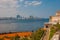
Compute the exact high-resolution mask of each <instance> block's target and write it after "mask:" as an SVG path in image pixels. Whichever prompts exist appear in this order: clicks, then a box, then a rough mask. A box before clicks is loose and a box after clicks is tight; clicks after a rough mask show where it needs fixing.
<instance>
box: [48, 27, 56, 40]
mask: <svg viewBox="0 0 60 40" xmlns="http://www.w3.org/2000/svg"><path fill="white" fill-rule="evenodd" d="M55 32H56V29H55V28H54V27H51V29H50V37H49V39H51V38H52V37H53V35H54V34H55Z"/></svg>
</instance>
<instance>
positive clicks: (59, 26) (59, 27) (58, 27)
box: [54, 22, 60, 30]
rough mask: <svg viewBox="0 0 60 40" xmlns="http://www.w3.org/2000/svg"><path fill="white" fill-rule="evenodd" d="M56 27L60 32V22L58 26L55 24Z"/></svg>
mask: <svg viewBox="0 0 60 40" xmlns="http://www.w3.org/2000/svg"><path fill="white" fill-rule="evenodd" d="M54 26H55V27H57V29H58V30H60V24H59V22H58V23H57V24H55V25H54Z"/></svg>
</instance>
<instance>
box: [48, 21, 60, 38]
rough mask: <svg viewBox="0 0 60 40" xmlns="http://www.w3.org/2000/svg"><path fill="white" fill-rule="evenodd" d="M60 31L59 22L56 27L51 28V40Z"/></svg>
mask: <svg viewBox="0 0 60 40" xmlns="http://www.w3.org/2000/svg"><path fill="white" fill-rule="evenodd" d="M59 30H60V24H59V22H58V23H57V24H55V25H53V27H51V28H50V37H49V39H51V38H52V37H53V35H54V34H55V33H56V32H57V31H59Z"/></svg>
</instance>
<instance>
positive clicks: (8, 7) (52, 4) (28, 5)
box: [0, 0, 60, 18]
mask: <svg viewBox="0 0 60 40" xmlns="http://www.w3.org/2000/svg"><path fill="white" fill-rule="evenodd" d="M59 10H60V0H0V17H15V16H16V15H17V14H19V15H21V16H24V17H29V16H31V15H32V16H35V17H40V18H49V16H51V15H55V13H56V12H57V11H59Z"/></svg>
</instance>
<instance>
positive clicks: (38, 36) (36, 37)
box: [32, 29, 44, 40]
mask: <svg viewBox="0 0 60 40" xmlns="http://www.w3.org/2000/svg"><path fill="white" fill-rule="evenodd" d="M43 34H44V30H42V29H39V30H37V31H36V32H34V33H33V34H32V40H40V39H41V38H42V36H43Z"/></svg>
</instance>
